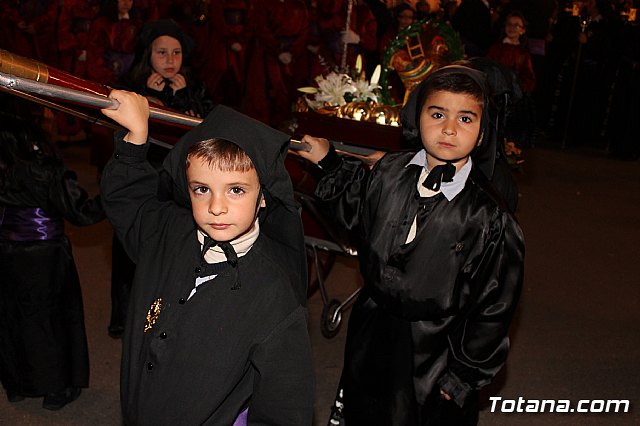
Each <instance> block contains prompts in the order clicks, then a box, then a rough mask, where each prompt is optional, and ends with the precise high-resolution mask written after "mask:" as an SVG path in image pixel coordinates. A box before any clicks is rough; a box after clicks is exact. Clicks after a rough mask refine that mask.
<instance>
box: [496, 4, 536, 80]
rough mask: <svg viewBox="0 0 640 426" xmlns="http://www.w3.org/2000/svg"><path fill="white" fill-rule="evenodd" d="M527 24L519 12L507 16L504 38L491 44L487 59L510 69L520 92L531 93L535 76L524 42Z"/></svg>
mask: <svg viewBox="0 0 640 426" xmlns="http://www.w3.org/2000/svg"><path fill="white" fill-rule="evenodd" d="M526 31H527V22H526V21H525V19H524V15H522V14H521V13H520V12H511V13H509V14H508V15H507V17H506V19H505V24H504V35H505V36H504V38H503V39H502V40H501V41H499V42H496V43H493V44H492V45H491V47H490V48H489V51H488V52H487V57H489V58H491V59H493V60H495V61H496V62H499V63H501V64H503V65H506V66H507V67H509V68H511V69H512V70H513V71H514V72H515V73H516V76H517V77H518V82H519V83H520V86H521V87H522V90H523V91H525V92H526V93H531V92H533V89H534V88H535V85H536V75H535V73H534V72H533V65H532V64H531V54H530V53H529V49H528V47H527V44H526V42H525V33H526Z"/></svg>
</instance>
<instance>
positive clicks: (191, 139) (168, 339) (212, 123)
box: [102, 91, 313, 426]
mask: <svg viewBox="0 0 640 426" xmlns="http://www.w3.org/2000/svg"><path fill="white" fill-rule="evenodd" d="M110 96H111V97H113V98H115V99H117V100H118V101H119V102H120V107H119V109H118V110H117V111H104V112H105V114H106V115H108V116H110V117H111V118H113V119H115V120H116V121H118V122H119V123H120V124H122V125H123V126H124V127H125V128H127V129H129V133H127V135H126V136H124V137H123V136H122V135H120V136H119V137H117V138H116V146H115V153H114V156H113V158H112V159H111V161H110V162H109V164H108V165H107V167H106V168H105V171H104V175H103V178H102V191H103V196H104V204H105V210H106V212H107V215H108V217H109V219H110V220H111V222H112V223H113V225H114V227H115V229H116V232H117V234H118V237H119V238H120V239H121V241H122V242H123V244H124V246H125V248H126V250H127V252H128V253H129V255H130V256H131V258H132V259H133V260H135V262H136V264H137V268H136V276H135V279H134V285H133V289H132V296H131V303H130V309H129V312H128V315H127V326H126V328H125V334H124V340H123V358H122V370H121V402H122V409H123V416H124V422H125V424H127V425H147V424H148V425H158V424H166V425H179V424H183V425H196V424H198V425H216V426H217V425H231V424H249V425H258V424H278V425H291V426H300V425H310V424H311V418H312V411H313V377H312V368H311V360H310V359H311V354H310V352H311V349H310V342H309V336H308V332H307V321H306V308H305V306H304V299H305V298H304V294H305V288H306V266H305V260H304V245H303V236H302V228H301V221H300V216H299V214H298V212H297V210H296V205H295V203H294V201H293V192H292V185H291V182H290V180H289V177H288V175H287V174H286V171H285V170H284V165H283V158H284V155H286V152H287V142H288V136H287V135H285V134H283V133H280V132H277V131H275V130H273V129H271V128H269V127H267V126H265V125H263V124H261V123H259V122H257V121H255V120H252V119H249V118H247V117H245V116H243V115H241V114H239V113H237V112H235V111H233V110H231V109H228V108H226V107H223V106H219V107H216V109H215V110H214V111H213V112H212V113H211V114H210V115H209V116H208V117H207V119H206V120H205V121H204V122H203V123H202V124H201V125H200V126H198V127H197V128H195V129H194V130H193V131H191V132H189V133H188V134H187V135H186V136H185V137H184V138H183V139H182V140H181V141H180V142H179V143H178V145H177V146H176V147H175V148H174V149H173V150H172V151H171V153H170V154H169V156H168V158H167V159H166V161H165V173H166V175H165V177H169V182H170V185H171V187H172V188H173V198H174V201H161V200H160V199H159V198H158V186H159V176H158V174H157V173H156V171H155V169H154V168H153V167H151V166H150V165H149V164H148V163H147V162H146V160H145V152H146V150H147V148H148V144H147V143H145V142H146V139H147V118H148V106H147V103H146V100H145V99H144V98H142V97H141V96H139V95H136V94H133V93H129V92H121V91H113V92H112V93H111V95H110ZM211 139H215V140H216V141H217V142H219V141H222V142H223V143H225V144H227V145H229V144H230V145H236V149H237V151H240V152H243V153H244V154H246V156H248V158H249V159H250V163H251V164H252V167H253V169H252V170H249V171H243V173H245V172H246V173H249V174H251V173H253V174H254V176H256V174H257V176H256V182H258V180H259V185H258V186H259V191H260V192H258V189H255V193H254V192H250V191H248V189H247V188H246V187H244V186H243V185H242V184H240V183H239V184H238V185H235V186H233V187H231V189H230V192H228V193H227V192H224V194H226V195H232V196H236V195H238V194H245V193H246V194H252V196H253V197H255V198H253V199H252V201H251V203H250V205H251V206H250V209H252V210H251V211H250V212H249V214H253V215H254V216H253V219H252V220H253V222H252V223H253V226H251V227H250V228H249V229H247V230H246V231H241V232H240V234H239V235H237V236H235V237H234V238H233V239H232V240H230V241H215V240H213V239H212V237H215V236H216V235H221V234H220V233H219V232H218V231H216V230H211V229H210V227H209V223H206V224H204V226H202V222H201V221H200V219H199V218H198V216H197V212H198V211H200V212H202V210H198V208H197V207H196V205H197V202H196V201H198V200H197V198H194V197H197V196H200V195H203V194H209V193H211V194H214V193H216V192H215V191H216V190H214V188H216V186H215V183H213V184H211V186H209V187H208V186H207V185H206V184H205V183H203V182H200V183H198V184H194V183H193V182H191V181H189V182H187V177H189V179H191V177H190V176H191V174H190V173H192V171H190V168H193V167H196V165H195V164H197V162H198V161H199V159H201V158H200V157H199V156H198V155H197V154H193V152H192V151H191V150H192V149H193V148H192V145H196V147H197V146H200V145H201V144H202V141H207V140H211ZM188 153H189V154H188ZM194 155H195V157H194ZM187 159H188V161H189V165H188V166H187V165H186V161H187ZM203 164H204V165H205V167H206V161H205V163H203ZM208 167H209V171H210V172H211V173H214V171H215V170H217V172H216V173H218V172H220V170H222V171H223V172H224V170H225V169H224V168H222V167H220V164H219V163H217V160H216V159H215V158H214V159H209V166H208ZM216 167H217V168H216ZM233 167H234V166H233V164H232V168H231V171H233V170H234V168H233ZM214 169H215V170H214ZM200 170H202V168H201V169H200ZM185 171H186V176H185ZM236 171H237V170H236ZM246 173H245V174H246ZM206 176H208V175H207V174H206V170H205V179H204V180H206V179H208V178H207V177H206ZM201 180H203V179H201ZM190 193H191V194H190ZM256 193H257V197H256ZM189 200H192V201H193V200H195V201H194V202H196V203H195V204H194V206H193V212H192V209H190V208H188V207H187V205H188V203H189ZM198 202H199V201H198ZM264 204H266V207H261V206H263V205H264ZM211 205H212V207H211V208H210V210H211V211H210V213H212V215H211V217H213V216H215V215H214V214H213V212H214V211H215V208H214V207H213V203H212V204H211ZM205 210H206V209H205ZM194 219H195V221H194ZM214 221H215V220H214V219H212V218H209V219H207V222H212V223H213V222H214ZM247 238H252V240H251V241H252V245H250V246H249V248H247V247H246V245H245V247H242V245H243V244H244V243H245V242H246V240H247ZM216 259H218V260H216ZM219 260H222V261H221V262H220V261H219ZM212 275H215V277H214V278H213V279H211V276H212ZM196 287H197V291H196ZM247 411H248V412H247ZM243 418H245V419H244V420H242V421H243V422H244V423H237V422H239V421H241V420H239V419H243ZM234 422H236V423H234Z"/></svg>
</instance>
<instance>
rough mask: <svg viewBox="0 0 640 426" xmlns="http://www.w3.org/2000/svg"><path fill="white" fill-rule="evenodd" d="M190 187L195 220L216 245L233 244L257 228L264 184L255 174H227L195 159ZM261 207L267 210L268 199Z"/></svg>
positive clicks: (191, 160) (238, 172) (188, 171)
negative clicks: (257, 205)
mask: <svg viewBox="0 0 640 426" xmlns="http://www.w3.org/2000/svg"><path fill="white" fill-rule="evenodd" d="M187 183H188V185H189V197H190V198H191V209H192V211H193V218H194V219H195V221H196V223H197V224H198V227H199V228H200V229H201V230H202V231H204V232H205V233H206V234H207V235H209V236H210V237H211V238H213V239H214V240H216V241H231V240H233V239H235V238H237V237H239V236H240V235H242V234H245V233H246V232H247V231H249V230H250V229H251V227H252V226H253V222H254V219H255V213H256V200H257V198H258V194H259V192H260V182H259V181H258V174H257V173H256V171H255V170H253V169H252V170H249V171H247V172H242V171H234V172H223V171H220V170H218V169H217V168H212V167H210V166H209V164H208V163H207V162H206V161H205V160H203V159H201V158H191V159H190V164H189V167H188V168H187ZM260 206H261V207H264V206H265V202H264V199H262V200H261V202H260Z"/></svg>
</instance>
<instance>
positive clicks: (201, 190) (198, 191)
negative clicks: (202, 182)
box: [192, 186, 209, 194]
mask: <svg viewBox="0 0 640 426" xmlns="http://www.w3.org/2000/svg"><path fill="white" fill-rule="evenodd" d="M192 191H193V192H194V193H195V194H206V193H208V192H209V188H207V187H206V186H196V187H195V188H193V189H192Z"/></svg>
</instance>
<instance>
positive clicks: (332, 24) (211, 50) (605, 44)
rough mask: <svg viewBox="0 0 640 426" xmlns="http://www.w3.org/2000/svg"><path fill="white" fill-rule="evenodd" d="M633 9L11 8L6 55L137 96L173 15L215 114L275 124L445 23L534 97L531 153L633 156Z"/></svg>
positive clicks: (190, 68)
mask: <svg viewBox="0 0 640 426" xmlns="http://www.w3.org/2000/svg"><path fill="white" fill-rule="evenodd" d="M635 3H637V0H635V1H634V0H577V1H566V0H539V1H530V0H406V1H400V0H354V1H352V2H350V1H348V0H1V1H0V11H1V13H2V21H3V25H1V26H0V48H2V49H6V50H9V51H11V52H13V53H16V54H19V55H22V56H26V57H29V58H34V59H37V60H40V61H42V62H44V63H46V64H48V65H50V66H54V67H57V68H60V69H62V70H64V71H68V72H71V73H73V74H75V75H77V76H79V77H82V78H87V79H90V80H94V81H96V82H99V83H102V84H105V85H109V86H112V87H118V86H121V87H125V88H129V89H131V90H137V87H132V85H131V84H125V83H130V82H131V67H132V66H133V64H134V61H135V56H136V54H138V55H140V53H141V51H142V50H144V49H145V48H148V47H149V44H150V43H151V42H152V41H153V40H150V39H149V37H146V38H145V37H141V31H142V30H143V27H144V25H145V24H146V23H149V22H153V21H156V20H159V19H160V20H162V19H167V18H170V19H172V20H174V21H175V22H176V23H177V25H178V26H179V28H180V30H181V31H182V32H183V33H184V36H185V38H184V39H182V40H181V41H182V42H184V41H185V40H187V44H188V45H186V46H182V50H183V52H182V53H183V58H182V59H183V63H182V66H181V67H179V68H181V72H182V73H183V74H185V78H186V81H187V82H189V81H196V82H198V84H201V85H203V87H204V92H203V94H202V96H203V97H204V99H206V100H207V102H210V104H211V105H213V104H217V103H222V104H226V105H229V106H231V107H234V108H236V109H239V110H241V111H242V112H244V113H246V114H248V115H250V116H252V117H255V118H257V119H259V120H261V121H263V122H266V123H269V124H271V125H273V126H277V125H279V124H280V123H281V122H282V121H283V120H286V119H287V118H288V117H289V116H290V113H291V110H292V104H293V103H295V101H296V99H297V98H298V96H299V95H300V94H299V93H298V92H297V90H296V89H297V88H298V87H302V86H311V85H313V82H314V78H315V77H316V76H318V75H321V74H323V73H327V72H328V71H329V70H332V69H335V68H336V67H338V66H339V65H340V64H341V63H342V64H344V63H346V64H347V65H351V66H353V64H354V62H355V58H356V56H357V55H361V56H362V58H364V69H365V70H366V71H367V75H370V74H371V72H372V70H373V69H374V67H375V66H376V65H377V64H379V63H380V62H381V61H382V58H383V54H384V51H385V49H386V48H387V46H388V45H389V43H390V41H391V40H393V38H394V37H395V35H396V34H397V33H398V31H400V30H401V29H403V28H405V27H407V26H408V25H410V24H412V23H414V22H416V21H417V20H422V19H438V20H443V21H446V22H448V23H450V24H451V26H452V27H453V28H454V29H455V30H456V31H457V32H458V34H459V35H460V38H461V40H462V43H463V45H464V49H465V54H466V56H467V57H477V56H489V57H490V58H492V59H494V60H496V61H499V62H502V63H504V64H506V65H507V66H509V67H511V68H512V69H513V70H514V72H515V73H516V75H517V76H518V79H519V82H520V85H521V87H522V89H523V92H524V93H525V94H527V100H528V101H527V102H528V104H527V105H524V106H523V108H524V110H525V111H526V112H527V114H529V116H528V117H527V118H526V119H525V120H524V122H527V123H529V127H531V128H530V129H528V130H527V131H526V132H525V133H526V134H525V135H524V136H522V135H521V137H520V139H521V140H520V141H518V142H519V144H521V145H523V146H531V145H533V144H535V139H536V136H537V135H540V134H543V135H545V136H550V137H551V138H552V139H553V138H555V139H556V140H558V141H560V140H561V141H562V143H563V145H564V144H571V145H595V146H597V147H605V148H606V149H608V150H609V151H610V152H611V153H612V154H613V155H618V156H622V157H631V158H635V157H637V155H638V148H637V147H635V146H633V144H632V143H631V142H630V141H626V139H629V138H630V136H629V135H628V134H627V133H629V132H630V129H629V126H628V124H627V123H629V120H628V119H627V117H629V114H630V113H631V112H633V111H636V112H637V108H638V106H637V98H638V96H637V94H638V80H639V79H638V68H639V65H638V64H639V60H640V54H639V50H640V47H639V46H640V40H639V36H638V33H639V32H638V27H637V24H636V23H637V21H636V20H635V16H634V14H635V9H634V8H635V7H637V4H635ZM347 16H348V17H349V19H348V20H349V28H348V29H347V28H346V22H347ZM345 55H346V58H345V59H343V58H342V56H345ZM127 78H128V80H127ZM123 82H124V83H123ZM134 86H135V85H134ZM634 98H635V99H636V100H634ZM205 105H207V104H205ZM179 109H180V108H179ZM182 109H183V110H184V108H182ZM206 110H207V108H206V107H205V108H204V110H203V111H201V112H200V114H202V113H206ZM185 111H186V110H185ZM189 112H191V113H194V111H191V110H189ZM66 121H67V122H65V119H64V118H61V119H59V120H58V127H59V128H58V132H59V133H61V134H63V135H64V134H71V135H73V134H75V133H77V132H78V127H77V125H76V126H74V124H73V121H71V122H69V120H66ZM531 123H535V125H531ZM625 141H626V142H625Z"/></svg>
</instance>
